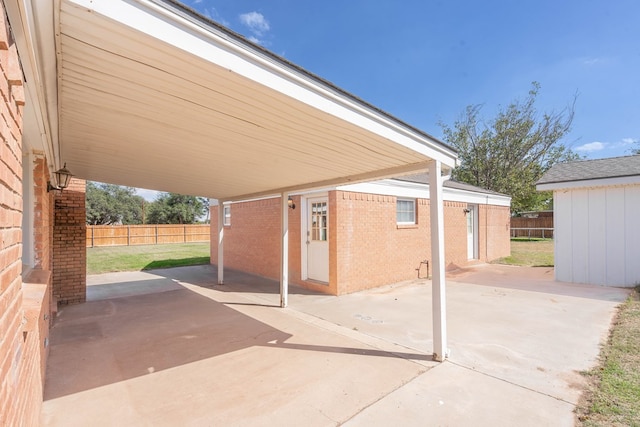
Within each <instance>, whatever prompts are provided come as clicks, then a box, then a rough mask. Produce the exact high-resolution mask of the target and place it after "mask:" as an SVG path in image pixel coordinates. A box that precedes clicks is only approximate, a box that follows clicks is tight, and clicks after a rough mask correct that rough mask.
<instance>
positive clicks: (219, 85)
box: [57, 0, 456, 200]
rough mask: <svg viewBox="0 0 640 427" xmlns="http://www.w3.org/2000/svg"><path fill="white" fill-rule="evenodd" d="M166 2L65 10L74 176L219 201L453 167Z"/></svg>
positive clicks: (435, 151) (66, 148)
mask: <svg viewBox="0 0 640 427" xmlns="http://www.w3.org/2000/svg"><path fill="white" fill-rule="evenodd" d="M162 3H163V2H158V1H149V0H130V1H124V0H62V1H61V4H60V7H61V9H60V13H59V15H58V16H59V35H57V37H58V39H57V45H58V52H59V53H58V59H57V61H58V103H59V140H60V147H61V160H62V161H64V162H67V166H68V168H69V169H70V170H71V171H72V172H73V173H74V174H76V175H77V176H79V177H81V178H84V179H89V180H95V181H103V182H110V183H115V184H123V185H130V186H135V187H142V188H150V189H157V190H163V191H173V192H178V193H184V194H195V195H199V196H207V197H212V198H218V199H223V200H228V199H238V198H249V197H256V196H260V195H265V194H272V193H274V192H280V191H294V190H296V189H303V188H307V187H320V186H327V185H338V184H341V183H346V182H358V181H367V180H372V179H375V178H384V177H390V176H394V175H402V174H408V173H411V172H415V171H424V170H425V169H426V167H427V162H428V161H429V160H431V159H435V160H439V161H441V162H442V164H443V167H444V168H445V169H447V168H451V167H453V166H455V162H456V156H455V153H454V152H453V151H452V149H450V148H449V147H447V146H445V145H444V144H441V143H439V142H438V141H437V140H435V139H433V138H430V137H429V136H428V135H426V134H423V133H420V132H419V131H416V130H414V129H412V128H410V127H408V126H406V125H404V124H402V123H401V122H398V121H394V120H393V119H392V118H390V117H388V116H386V115H384V114H382V113H380V112H377V111H375V110H374V109H372V108H370V107H368V106H367V105H366V104H363V103H360V102H357V100H354V99H352V98H349V97H348V96H346V95H344V94H341V93H339V92H338V91H336V90H333V89H332V88H331V87H330V86H328V85H326V84H321V83H320V82H318V81H314V80H313V79H312V78H311V77H309V76H308V75H306V74H304V73H302V72H300V71H298V70H296V69H295V68H293V67H290V66H286V65H285V64H284V63H279V62H277V61H276V60H275V59H274V58H271V57H268V56H267V55H266V54H264V53H261V52H260V51H259V49H256V48H249V47H247V46H246V45H242V44H241V43H240V42H239V41H238V40H235V39H232V38H231V37H230V36H229V35H228V34H225V33H223V32H221V31H220V30H219V29H216V28H211V27H207V25H206V23H203V22H195V21H193V19H192V18H191V19H187V18H186V17H183V16H181V15H179V14H176V13H174V11H172V10H170V9H168V8H167V7H168V6H167V5H166V4H162ZM169 6H170V5H169Z"/></svg>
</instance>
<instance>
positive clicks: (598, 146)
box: [576, 141, 607, 153]
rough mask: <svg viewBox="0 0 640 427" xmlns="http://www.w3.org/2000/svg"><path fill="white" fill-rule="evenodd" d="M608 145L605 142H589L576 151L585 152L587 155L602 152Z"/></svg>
mask: <svg viewBox="0 0 640 427" xmlns="http://www.w3.org/2000/svg"><path fill="white" fill-rule="evenodd" d="M606 146H607V144H606V143H604V142H599V141H594V142H589V143H588V144H584V145H581V146H579V147H576V151H584V152H586V153H590V152H592V151H600V150H604V149H605V148H606Z"/></svg>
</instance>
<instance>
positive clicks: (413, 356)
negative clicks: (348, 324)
mask: <svg viewBox="0 0 640 427" xmlns="http://www.w3.org/2000/svg"><path fill="white" fill-rule="evenodd" d="M260 345H262V346H264V347H276V348H282V349H288V350H304V351H321V352H325V353H339V354H356V355H360V356H375V357H401V358H403V359H407V360H423V361H427V362H433V361H434V360H433V355H430V354H422V353H404V352H397V351H394V352H389V351H384V350H373V349H364V348H353V347H331V346H325V345H309V344H289V343H280V342H270V343H268V344H260Z"/></svg>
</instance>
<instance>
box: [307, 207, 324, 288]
mask: <svg viewBox="0 0 640 427" xmlns="http://www.w3.org/2000/svg"><path fill="white" fill-rule="evenodd" d="M307 277H308V278H309V279H311V280H317V281H319V282H326V283H328V282H329V200H328V199H327V198H326V197H321V198H314V199H307Z"/></svg>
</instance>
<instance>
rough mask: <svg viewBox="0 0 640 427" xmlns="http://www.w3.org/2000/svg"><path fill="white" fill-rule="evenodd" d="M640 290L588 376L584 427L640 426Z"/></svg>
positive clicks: (581, 416)
mask: <svg viewBox="0 0 640 427" xmlns="http://www.w3.org/2000/svg"><path fill="white" fill-rule="evenodd" d="M639 291H640V287H638V288H636V289H635V291H634V293H633V294H632V295H631V297H630V298H629V299H628V300H627V301H626V302H625V303H624V304H623V305H622V306H621V307H620V311H619V313H618V316H617V318H616V321H615V323H614V325H613V328H612V329H611V331H610V334H609V340H608V341H607V344H606V345H605V346H604V347H603V349H602V351H601V353H600V362H599V364H598V366H596V367H595V368H594V369H592V370H591V371H589V372H587V373H585V375H586V376H587V378H588V379H589V382H590V390H589V391H588V392H587V393H586V395H585V396H584V397H583V401H582V402H581V405H580V406H579V408H578V411H577V412H578V419H579V422H580V423H581V424H580V425H583V426H640V295H639Z"/></svg>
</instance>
